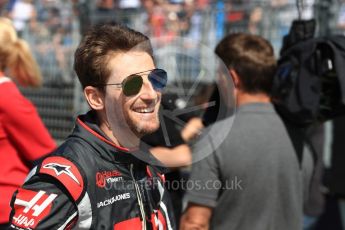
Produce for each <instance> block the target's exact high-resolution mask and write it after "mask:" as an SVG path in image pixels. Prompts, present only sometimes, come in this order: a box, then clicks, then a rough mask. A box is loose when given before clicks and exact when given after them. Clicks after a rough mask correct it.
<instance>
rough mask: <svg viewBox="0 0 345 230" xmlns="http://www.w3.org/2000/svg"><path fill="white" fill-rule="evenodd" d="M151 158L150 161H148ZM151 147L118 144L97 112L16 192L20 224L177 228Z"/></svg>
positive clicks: (14, 221)
mask: <svg viewBox="0 0 345 230" xmlns="http://www.w3.org/2000/svg"><path fill="white" fill-rule="evenodd" d="M147 162H149V163H147ZM157 164H159V162H158V161H157V160H156V159H155V158H154V157H153V156H152V155H151V154H150V153H149V152H148V151H142V150H131V151H130V150H128V149H125V148H121V147H118V146H115V145H114V144H113V143H112V142H111V141H110V140H108V139H107V138H106V137H105V135H104V134H103V133H102V131H101V130H100V129H99V127H98V126H97V125H96V119H95V115H94V113H93V112H89V113H88V114H86V115H82V116H79V118H78V119H77V122H76V126H75V128H74V131H73V133H72V134H71V135H70V136H69V137H68V138H67V140H66V141H65V142H64V143H63V144H62V145H61V146H60V147H59V148H58V149H57V150H56V151H54V152H53V154H51V155H49V157H47V158H44V159H43V160H42V161H41V163H40V164H38V165H37V167H35V168H34V169H33V170H32V171H31V173H30V174H29V176H28V178H27V179H26V182H25V183H24V185H23V186H22V187H21V188H19V189H18V190H17V191H16V193H15V194H14V196H13V198H12V201H11V206H12V212H11V216H10V223H11V228H14V229H127V230H129V229H175V221H174V217H173V212H172V209H171V204H170V200H169V197H168V193H167V192H165V189H164V185H163V183H164V175H163V174H162V172H163V168H161V167H159V166H153V165H157Z"/></svg>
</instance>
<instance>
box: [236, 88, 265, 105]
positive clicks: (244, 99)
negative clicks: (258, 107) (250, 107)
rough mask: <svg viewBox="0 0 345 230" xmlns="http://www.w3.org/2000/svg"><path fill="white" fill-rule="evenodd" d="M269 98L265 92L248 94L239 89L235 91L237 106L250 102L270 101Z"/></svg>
mask: <svg viewBox="0 0 345 230" xmlns="http://www.w3.org/2000/svg"><path fill="white" fill-rule="evenodd" d="M270 102H271V98H270V97H269V96H268V95H267V94H265V93H256V94H249V93H244V92H241V91H239V92H238V93H237V106H241V105H244V104H250V103H270Z"/></svg>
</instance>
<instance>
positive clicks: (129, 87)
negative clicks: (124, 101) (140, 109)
mask: <svg viewBox="0 0 345 230" xmlns="http://www.w3.org/2000/svg"><path fill="white" fill-rule="evenodd" d="M142 85H143V79H142V77H141V76H140V75H135V74H134V75H131V76H129V77H128V78H127V79H126V80H125V82H124V84H123V94H124V95H126V96H133V95H136V94H137V93H139V91H140V89H141V86H142Z"/></svg>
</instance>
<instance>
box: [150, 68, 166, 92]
mask: <svg viewBox="0 0 345 230" xmlns="http://www.w3.org/2000/svg"><path fill="white" fill-rule="evenodd" d="M149 80H150V82H151V84H152V86H153V88H154V89H155V90H162V89H163V88H164V87H165V86H166V85H167V81H168V76H167V72H165V71H164V70H162V69H154V70H153V71H152V72H151V73H150V74H149Z"/></svg>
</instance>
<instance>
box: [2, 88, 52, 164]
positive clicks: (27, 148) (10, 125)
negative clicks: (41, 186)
mask: <svg viewBox="0 0 345 230" xmlns="http://www.w3.org/2000/svg"><path fill="white" fill-rule="evenodd" d="M11 84H13V83H8V86H9V87H6V93H7V95H6V98H7V100H2V101H1V110H2V114H3V119H2V121H3V124H2V125H3V127H4V129H5V130H6V133H7V135H8V139H9V140H10V141H11V142H12V143H13V145H14V146H16V148H17V149H18V152H19V154H20V155H21V156H22V157H24V158H25V159H27V160H29V161H33V160H36V159H38V158H40V157H42V156H43V155H45V154H47V153H49V152H51V151H52V150H54V149H55V147H56V145H55V142H54V140H53V139H52V137H51V136H50V134H49V132H48V130H47V129H46V127H45V126H44V124H43V122H42V120H41V119H40V117H39V115H38V113H37V111H36V109H35V107H34V106H33V104H32V103H31V102H30V101H29V100H27V99H26V98H25V97H24V96H23V95H22V94H21V93H20V92H19V91H18V89H17V88H16V87H10V86H11ZM3 88H4V87H2V89H3ZM3 96H4V95H3ZM2 98H3V97H2Z"/></svg>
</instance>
